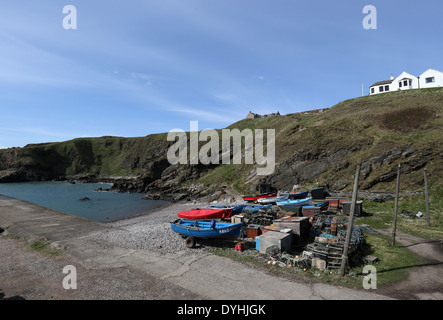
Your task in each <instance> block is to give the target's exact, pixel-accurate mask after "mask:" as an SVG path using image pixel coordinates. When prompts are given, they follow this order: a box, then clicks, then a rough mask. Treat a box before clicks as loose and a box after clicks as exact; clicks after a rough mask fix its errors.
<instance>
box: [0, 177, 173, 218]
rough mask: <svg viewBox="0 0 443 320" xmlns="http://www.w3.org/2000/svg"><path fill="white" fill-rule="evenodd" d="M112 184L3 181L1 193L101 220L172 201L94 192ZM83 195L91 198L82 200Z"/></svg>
mask: <svg viewBox="0 0 443 320" xmlns="http://www.w3.org/2000/svg"><path fill="white" fill-rule="evenodd" d="M110 186H111V184H102V183H76V184H70V183H68V182H23V183H0V194H3V195H5V196H10V197H13V198H16V199H21V200H25V201H28V202H32V203H35V204H38V205H40V206H43V207H47V208H51V209H55V210H58V211H62V212H66V213H70V214H73V215H76V216H80V217H83V218H86V219H90V220H94V221H98V222H107V221H115V220H120V219H124V218H130V217H134V216H137V215H141V214H143V213H147V212H150V211H153V210H155V209H158V208H160V207H162V206H165V205H167V204H168V203H169V202H168V201H163V200H142V199H141V197H142V196H143V194H139V193H116V192H97V191H94V190H95V189H98V188H100V187H101V188H103V189H105V188H109V187H110ZM84 197H88V198H89V199H91V200H88V201H80V199H81V198H84Z"/></svg>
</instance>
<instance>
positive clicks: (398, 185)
mask: <svg viewBox="0 0 443 320" xmlns="http://www.w3.org/2000/svg"><path fill="white" fill-rule="evenodd" d="M399 190H400V164H398V168H397V191H396V194H395V212H394V228H393V230H392V246H393V247H395V234H396V233H397V213H398V194H399Z"/></svg>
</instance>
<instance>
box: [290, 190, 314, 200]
mask: <svg viewBox="0 0 443 320" xmlns="http://www.w3.org/2000/svg"><path fill="white" fill-rule="evenodd" d="M308 196H309V190H307V191H303V192H299V193H289V194H288V199H289V200H295V199H304V198H307V197H308Z"/></svg>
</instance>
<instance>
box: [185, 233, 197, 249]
mask: <svg viewBox="0 0 443 320" xmlns="http://www.w3.org/2000/svg"><path fill="white" fill-rule="evenodd" d="M186 246H187V247H188V248H195V238H194V237H191V236H189V237H187V238H186Z"/></svg>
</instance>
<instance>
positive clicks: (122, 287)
mask: <svg viewBox="0 0 443 320" xmlns="http://www.w3.org/2000/svg"><path fill="white" fill-rule="evenodd" d="M181 209H183V206H180V205H174V206H170V207H167V208H163V209H161V210H160V211H158V212H155V213H153V214H149V215H146V216H142V217H138V218H134V219H128V220H125V221H123V222H120V223H116V224H101V223H97V222H93V221H90V220H86V219H83V218H79V217H76V216H73V215H69V214H65V213H61V212H58V211H54V210H51V209H47V208H43V207H40V206H37V205H35V204H31V203H28V202H25V201H21V200H17V199H11V198H7V197H1V196H0V227H2V228H3V229H5V230H6V231H5V232H3V234H2V236H1V237H0V257H2V259H1V260H0V299H2V298H3V299H11V298H16V299H21V298H23V299H31V300H35V299H38V300H47V299H57V300H58V299H62V300H66V299H69V300H71V299H82V300H85V299H86V300H103V299H131V300H132V299H134V300H135V299H137V300H138V299H150V300H152V299H157V300H181V299H186V300H200V299H201V300H331V299H332V300H366V299H370V300H374V299H377V300H378V299H383V300H385V299H391V298H390V297H388V296H386V295H381V294H378V293H377V291H376V290H372V291H369V290H363V289H362V290H354V289H349V288H343V287H337V286H332V285H328V284H321V283H305V282H301V281H293V280H288V279H283V278H280V277H278V276H275V275H271V274H269V273H266V272H264V271H260V270H257V269H254V268H252V267H248V266H245V265H244V264H241V263H238V262H235V261H232V260H230V259H228V258H224V257H220V256H216V255H212V254H210V253H208V252H204V251H201V250H200V251H190V250H179V251H177V252H167V251H166V252H165V251H161V250H160V251H159V250H155V249H145V248H142V249H138V248H131V247H124V246H119V245H116V244H115V242H109V243H107V240H106V239H109V235H110V234H113V233H116V232H120V231H122V230H123V231H125V232H126V233H130V232H131V231H130V230H131V229H130V227H131V226H132V225H136V224H137V223H139V224H140V223H145V222H146V221H147V220H149V219H153V218H154V217H162V216H165V215H166V216H167V215H173V214H175V213H176V212H178V211H179V210H181ZM17 237H18V238H19V239H17ZM42 239H43V240H48V241H50V242H51V246H53V247H54V248H59V249H60V248H61V250H62V254H59V255H56V256H54V257H50V256H48V255H45V254H42V253H40V252H37V251H35V250H32V249H30V248H29V246H25V245H23V243H24V242H25V241H28V242H29V241H39V240H42ZM98 239H100V241H99V240H98ZM114 240H115V239H114ZM67 265H72V266H74V267H75V268H76V272H77V279H76V280H77V281H76V283H77V288H76V289H65V288H64V287H63V281H64V280H65V277H67V275H70V273H63V268H64V267H65V266H67ZM425 298H426V297H425Z"/></svg>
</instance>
